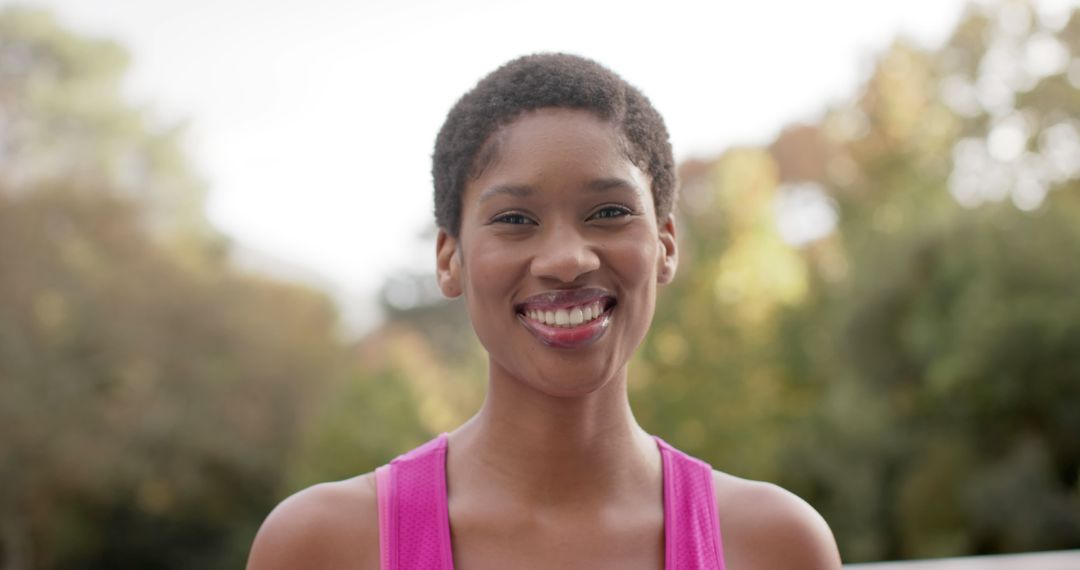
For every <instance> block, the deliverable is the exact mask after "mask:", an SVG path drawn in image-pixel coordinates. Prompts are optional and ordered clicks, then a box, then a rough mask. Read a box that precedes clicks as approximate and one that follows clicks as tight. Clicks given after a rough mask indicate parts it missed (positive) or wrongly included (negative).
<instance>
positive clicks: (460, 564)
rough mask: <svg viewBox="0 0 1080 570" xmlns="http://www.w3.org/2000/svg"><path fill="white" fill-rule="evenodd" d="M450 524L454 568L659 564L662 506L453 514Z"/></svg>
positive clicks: (658, 568)
mask: <svg viewBox="0 0 1080 570" xmlns="http://www.w3.org/2000/svg"><path fill="white" fill-rule="evenodd" d="M454 511H455V509H453V508H451V509H450V527H451V530H450V532H451V538H452V543H453V558H454V568H455V569H456V570H487V569H493V570H494V569H505V568H519V569H523V570H529V569H533V568H535V569H541V568H544V569H547V568H565V569H576V568H581V569H590V570H593V569H606V568H611V569H620V570H626V569H630V570H636V569H641V570H662V569H663V568H664V539H665V535H664V521H663V511H662V510H660V509H658V510H657V511H656V512H638V513H633V514H631V513H625V514H623V515H621V516H620V515H612V516H607V517H590V518H587V519H582V518H579V519H578V520H575V518H573V517H562V518H560V517H543V516H517V517H507V518H504V519H502V520H499V519H492V518H491V517H484V518H477V517H471V516H469V515H468V514H466V513H459V514H458V515H457V516H455V512H454Z"/></svg>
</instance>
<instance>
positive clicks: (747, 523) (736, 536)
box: [713, 471, 840, 570]
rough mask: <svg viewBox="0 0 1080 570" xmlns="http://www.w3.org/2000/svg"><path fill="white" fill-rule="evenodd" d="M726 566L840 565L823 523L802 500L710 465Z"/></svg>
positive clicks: (757, 569) (811, 569)
mask: <svg viewBox="0 0 1080 570" xmlns="http://www.w3.org/2000/svg"><path fill="white" fill-rule="evenodd" d="M713 485H714V487H715V488H716V505H717V510H718V511H719V515H720V534H721V536H722V540H723V545H724V559H725V562H726V565H727V567H728V568H739V569H744V568H746V569H752V570H771V569H774V568H776V569H780V568H802V569H806V570H818V569H821V570H826V569H829V570H832V569H839V568H840V554H839V552H838V551H837V548H836V540H835V539H834V538H833V535H832V531H831V530H829V525H828V524H826V523H825V519H823V518H821V515H820V514H818V512H817V511H815V510H814V508H813V507H811V506H810V505H809V504H807V503H806V501H804V500H802V499H800V498H799V497H798V496H796V495H794V494H793V493H791V492H789V491H787V490H785V489H783V488H781V487H778V486H776V485H773V484H771V483H762V482H759V481H750V480H747V479H741V478H739V477H734V476H732V475H728V474H726V473H722V472H720V471H713Z"/></svg>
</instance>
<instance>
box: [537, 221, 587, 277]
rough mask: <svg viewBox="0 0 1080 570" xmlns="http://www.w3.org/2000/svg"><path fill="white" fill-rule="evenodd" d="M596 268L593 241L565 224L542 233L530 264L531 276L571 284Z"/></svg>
mask: <svg viewBox="0 0 1080 570" xmlns="http://www.w3.org/2000/svg"><path fill="white" fill-rule="evenodd" d="M599 268H600V256H599V255H597V252H596V244H594V243H591V242H590V241H589V240H588V239H587V238H586V236H583V235H582V234H581V231H580V230H578V229H577V228H574V227H572V226H571V225H569V224H565V225H557V226H555V227H551V228H549V229H548V231H546V232H545V235H544V236H543V239H541V240H540V242H539V244H538V247H537V250H536V251H535V252H534V255H533V259H532V264H531V266H530V269H531V271H532V274H533V275H534V276H536V277H540V278H543V279H553V280H556V281H559V282H561V283H573V282H574V281H576V280H577V279H578V278H580V277H581V276H583V275H585V274H587V273H590V272H592V271H596V270H597V269H599Z"/></svg>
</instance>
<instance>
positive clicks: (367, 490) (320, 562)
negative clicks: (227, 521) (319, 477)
mask: <svg viewBox="0 0 1080 570" xmlns="http://www.w3.org/2000/svg"><path fill="white" fill-rule="evenodd" d="M287 568H288V569H293V568H305V569H309V568H310V569H312V570H337V569H339V568H340V569H345V568H348V569H350V570H352V569H359V570H367V569H370V570H378V568H379V523H378V501H377V499H376V496H375V477H374V476H373V475H372V474H370V473H369V474H367V475H361V476H359V477H355V478H353V479H349V480H346V481H341V482H337V483H323V484H321V485H315V486H314V487H310V488H308V489H305V490H303V491H300V492H299V493H297V494H295V495H293V496H291V497H289V498H288V499H285V500H284V501H282V503H281V504H280V505H278V506H277V508H275V509H274V511H273V512H271V513H270V516H269V517H267V518H266V521H265V522H263V525H262V527H261V528H260V529H259V533H258V535H256V536H255V542H254V544H252V546H251V554H250V555H249V556H248V564H247V569H248V570H279V569H280V570H284V569H287Z"/></svg>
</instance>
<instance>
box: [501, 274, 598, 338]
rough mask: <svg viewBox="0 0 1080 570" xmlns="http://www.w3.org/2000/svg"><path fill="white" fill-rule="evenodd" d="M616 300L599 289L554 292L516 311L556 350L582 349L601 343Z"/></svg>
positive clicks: (533, 331)
mask: <svg viewBox="0 0 1080 570" xmlns="http://www.w3.org/2000/svg"><path fill="white" fill-rule="evenodd" d="M615 304H616V303H615V297H614V296H612V295H611V294H609V293H608V292H606V291H604V290H603V289H597V288H584V289H574V290H570V291H551V292H547V293H541V294H539V295H534V296H532V297H529V299H527V300H526V301H525V302H524V303H520V304H519V305H517V307H516V312H517V316H518V319H519V321H520V322H521V323H522V324H523V325H524V326H525V328H526V329H527V330H528V331H529V332H530V333H532V334H533V336H535V337H536V338H537V339H538V340H540V341H541V342H542V343H544V344H545V345H547V346H551V347H555V348H582V347H585V346H588V345H590V344H592V343H593V342H595V341H597V340H599V339H600V337H601V336H603V334H604V332H605V331H606V330H607V328H608V325H610V323H611V317H612V313H613V311H614V308H615Z"/></svg>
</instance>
